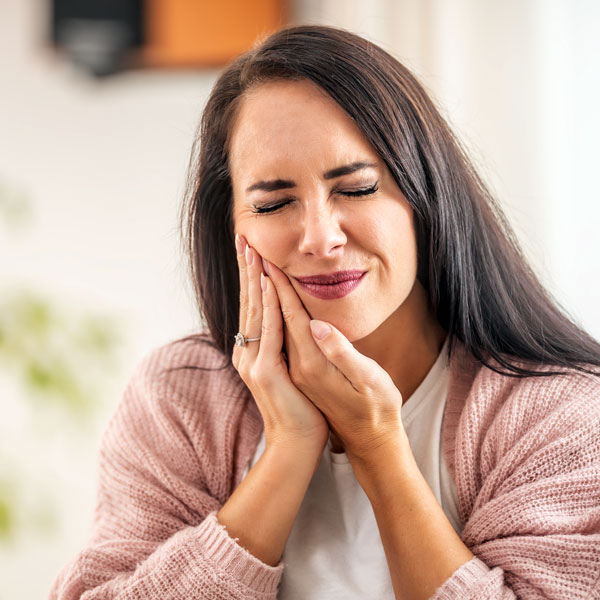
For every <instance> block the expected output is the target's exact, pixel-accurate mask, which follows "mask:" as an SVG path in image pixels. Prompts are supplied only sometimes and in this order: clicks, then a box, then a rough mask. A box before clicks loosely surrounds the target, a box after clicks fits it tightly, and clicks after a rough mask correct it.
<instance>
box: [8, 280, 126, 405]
mask: <svg viewBox="0 0 600 600" xmlns="http://www.w3.org/2000/svg"><path fill="white" fill-rule="evenodd" d="M118 341H119V336H118V334H117V327H116V324H115V323H114V322H112V321H111V320H110V319H109V318H108V317H105V316H99V315H93V314H83V315H76V314H73V311H68V313H67V311H66V310H64V309H60V308H59V307H58V306H56V305H55V304H53V303H52V302H51V301H50V300H48V299H46V298H42V297H41V296H39V295H37V294H35V293H33V292H29V291H24V292H19V293H16V294H14V295H12V296H11V297H9V298H7V299H4V300H3V301H1V302H0V363H1V364H2V365H3V367H4V369H5V370H6V369H9V370H10V371H11V372H12V373H13V374H14V375H16V376H17V377H18V379H19V380H20V382H21V384H22V385H23V387H24V389H25V391H26V392H27V394H26V395H27V397H28V398H31V399H32V400H33V401H37V402H44V403H46V404H47V403H50V402H52V403H54V404H56V405H59V406H62V408H64V409H66V411H67V413H70V414H71V415H75V416H80V417H81V416H90V415H89V413H90V411H92V410H93V408H94V406H96V405H97V403H98V397H97V394H96V391H95V390H96V388H95V387H94V386H90V384H89V377H88V376H89V370H90V368H91V367H92V366H94V367H97V366H100V363H101V364H102V365H103V366H105V367H106V366H110V365H111V364H112V363H113V350H114V349H115V348H116V346H117V344H118Z"/></svg>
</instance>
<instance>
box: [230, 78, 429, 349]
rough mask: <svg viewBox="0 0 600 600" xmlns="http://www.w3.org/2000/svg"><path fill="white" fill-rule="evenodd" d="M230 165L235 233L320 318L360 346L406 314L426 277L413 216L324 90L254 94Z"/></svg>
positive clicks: (287, 85)
mask: <svg viewBox="0 0 600 600" xmlns="http://www.w3.org/2000/svg"><path fill="white" fill-rule="evenodd" d="M229 161H230V164H229V167H230V172H231V178H232V184H233V219H234V225H235V232H236V233H239V234H241V235H244V236H245V237H246V239H247V240H248V243H249V244H250V245H251V246H252V247H254V248H255V249H256V250H257V252H258V253H259V254H260V255H261V256H263V257H264V258H266V259H267V260H269V261H270V262H272V263H274V264H275V265H277V266H278V267H279V268H280V269H281V270H282V271H283V272H284V273H285V274H286V275H287V276H288V278H289V279H290V281H291V283H292V285H293V286H294V288H295V290H296V292H297V293H298V296H299V297H300V299H301V300H302V302H303V304H304V306H305V308H306V310H307V311H308V313H309V314H310V316H311V317H312V318H315V319H321V320H324V321H328V322H330V323H332V324H333V325H334V326H335V327H337V328H338V329H339V330H340V331H341V332H342V333H343V334H344V335H345V336H346V337H347V338H348V339H349V340H350V341H357V340H360V339H362V338H364V337H366V336H367V335H369V334H370V333H372V332H373V331H374V330H375V329H377V328H378V327H379V326H380V325H381V324H382V323H384V322H385V321H386V320H387V319H388V317H390V316H391V315H392V314H393V313H394V312H395V311H396V310H398V309H399V307H401V306H402V304H403V303H404V301H405V300H406V298H407V297H408V295H409V294H410V292H411V290H412V289H413V285H414V284H415V280H416V272H417V249H416V239H415V232H414V226H413V212H412V209H411V207H410V206H409V204H408V203H407V201H406V199H405V198H404V196H403V195H402V193H401V192H400V190H399V188H398V186H397V185H396V183H395V181H394V179H393V178H392V176H391V174H390V172H389V170H388V169H387V167H386V166H385V164H384V163H383V161H382V160H381V158H380V157H379V156H378V154H377V153H376V152H375V150H374V149H373V148H372V146H371V145H370V143H369V142H368V141H367V140H366V139H365V137H364V136H363V134H362V133H361V132H360V130H359V129H358V127H357V126H356V124H355V123H354V121H353V120H352V119H351V118H350V117H349V116H348V115H347V114H346V113H345V112H344V111H343V109H342V108H340V106H339V105H338V104H336V102H335V101H333V100H332V99H331V98H330V97H329V96H327V95H326V94H325V92H324V91H322V90H321V88H319V87H318V86H316V85H315V84H313V83H312V82H309V81H307V80H302V81H273V82H268V83H265V84H261V85H260V86H258V87H257V88H255V89H253V90H252V91H251V92H250V93H248V94H247V95H246V96H245V97H244V98H243V100H242V102H241V104H240V106H239V111H238V113H237V116H236V119H235V121H234V123H233V126H232V131H231V138H230V148H229ZM303 279H304V281H302V280H303ZM400 310H401V308H400Z"/></svg>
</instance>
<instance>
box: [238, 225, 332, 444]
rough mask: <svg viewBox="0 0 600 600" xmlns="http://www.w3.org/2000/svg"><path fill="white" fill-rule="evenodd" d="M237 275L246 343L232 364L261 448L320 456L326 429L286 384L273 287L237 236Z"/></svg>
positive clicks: (258, 259) (303, 398)
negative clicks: (257, 417) (252, 409)
mask: <svg viewBox="0 0 600 600" xmlns="http://www.w3.org/2000/svg"><path fill="white" fill-rule="evenodd" d="M236 251H237V259H238V268H239V273H240V327H239V331H240V332H242V333H243V334H244V335H245V336H246V337H248V338H254V337H259V336H260V340H259V341H256V342H249V343H248V344H246V345H245V346H244V347H239V346H235V347H234V350H233V356H232V362H233V366H234V367H235V368H236V369H237V371H238V373H239V374H240V376H241V378H242V380H243V381H244V383H245V384H246V385H247V386H248V388H249V389H250V392H251V393H252V395H253V397H254V400H255V401H256V404H257V406H258V409H259V411H260V413H261V415H262V418H263V421H264V427H265V441H266V446H267V448H270V447H271V446H278V447H280V448H291V449H294V450H297V449H301V450H304V449H309V450H313V449H314V450H315V452H322V451H323V448H324V447H325V444H326V443H327V436H328V434H329V426H328V424H327V421H326V420H325V418H324V417H323V415H322V414H321V412H320V411H319V410H318V408H317V407H316V406H315V405H314V404H313V403H312V402H311V401H310V400H309V399H308V398H307V397H306V396H305V395H304V394H303V393H302V392H301V391H300V390H299V389H298V388H297V387H296V386H295V385H294V384H293V383H292V381H291V379H290V376H289V373H288V367H287V364H286V362H285V360H284V358H283V354H282V348H283V319H282V315H281V307H280V304H279V299H278V297H277V293H276V292H275V288H274V287H273V283H272V282H271V281H270V279H269V278H268V277H266V276H265V275H264V273H263V269H262V259H261V257H260V255H259V254H258V252H256V250H255V249H253V248H251V247H250V246H248V244H247V242H246V240H245V239H244V238H243V237H238V236H236Z"/></svg>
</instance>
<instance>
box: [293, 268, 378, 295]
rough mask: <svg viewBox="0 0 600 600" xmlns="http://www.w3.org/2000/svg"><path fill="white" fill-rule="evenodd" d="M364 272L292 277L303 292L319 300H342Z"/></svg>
mask: <svg viewBox="0 0 600 600" xmlns="http://www.w3.org/2000/svg"><path fill="white" fill-rule="evenodd" d="M365 274H366V271H337V272H336V273H330V274H327V275H309V276H307V277H294V279H295V280H296V281H297V282H298V283H299V284H300V286H301V287H302V289H303V290H305V291H306V292H308V293H309V294H310V295H311V296H315V298H320V299H321V300H335V299H336V298H343V297H344V296H347V295H348V294H349V293H350V292H352V291H353V290H354V289H355V288H356V286H358V284H359V283H360V282H361V281H362V278H363V277H364V275H365Z"/></svg>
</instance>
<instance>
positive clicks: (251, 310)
mask: <svg viewBox="0 0 600 600" xmlns="http://www.w3.org/2000/svg"><path fill="white" fill-rule="evenodd" d="M246 314H247V316H248V320H249V321H254V320H255V319H257V318H258V316H259V309H258V306H256V305H255V304H249V305H248V309H247V310H246Z"/></svg>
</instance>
